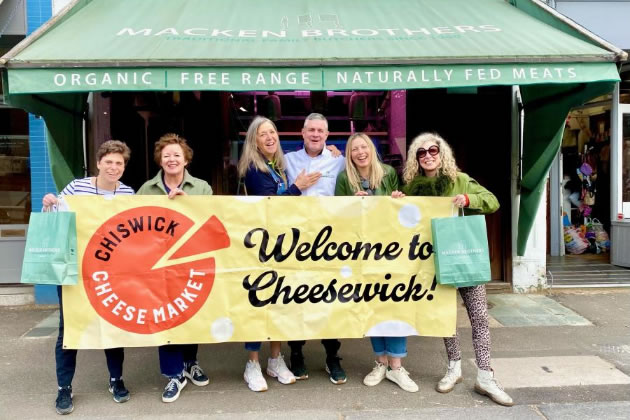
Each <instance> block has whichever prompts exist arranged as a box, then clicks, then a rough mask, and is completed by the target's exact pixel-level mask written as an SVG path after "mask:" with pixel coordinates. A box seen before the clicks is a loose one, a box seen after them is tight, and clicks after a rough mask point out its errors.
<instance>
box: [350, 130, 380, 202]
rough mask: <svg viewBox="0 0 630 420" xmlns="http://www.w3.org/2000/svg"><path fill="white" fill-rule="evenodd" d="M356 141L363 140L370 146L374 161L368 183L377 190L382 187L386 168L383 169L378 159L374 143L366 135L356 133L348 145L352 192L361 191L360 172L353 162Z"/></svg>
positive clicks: (371, 164)
mask: <svg viewBox="0 0 630 420" xmlns="http://www.w3.org/2000/svg"><path fill="white" fill-rule="evenodd" d="M356 139H363V140H365V142H366V143H367V145H368V149H369V150H370V155H371V156H372V160H371V161H370V168H369V175H368V182H369V183H370V188H371V189H373V190H375V189H376V188H378V187H379V186H380V185H381V182H382V181H383V177H384V176H385V168H384V167H383V163H382V162H381V161H380V159H379V157H378V153H377V152H376V147H374V143H373V142H372V140H371V139H370V138H369V137H368V135H367V134H365V133H356V134H353V135H351V136H350V138H349V139H348V142H347V143H346V175H348V182H349V183H350V187H351V188H352V191H354V192H355V193H356V192H358V191H361V190H362V188H361V176H360V175H359V171H358V169H357V167H356V165H355V164H354V162H353V161H352V143H353V142H354V140H356Z"/></svg>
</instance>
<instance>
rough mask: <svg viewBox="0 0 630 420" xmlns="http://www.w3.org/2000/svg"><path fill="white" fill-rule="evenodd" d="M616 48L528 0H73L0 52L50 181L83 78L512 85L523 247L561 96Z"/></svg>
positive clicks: (264, 85)
mask: <svg viewBox="0 0 630 420" xmlns="http://www.w3.org/2000/svg"><path fill="white" fill-rule="evenodd" d="M625 56H626V55H625V53H624V52H623V51H621V50H619V49H617V48H615V47H613V46H611V45H609V44H607V43H606V42H604V41H603V40H600V39H598V38H597V37H595V36H594V35H592V34H590V33H588V32H587V31H585V30H583V29H582V28H580V27H578V26H577V25H575V24H572V23H571V22H569V21H567V20H566V19H563V18H562V17H561V16H559V15H557V14H556V13H555V12H553V10H552V9H549V8H548V7H546V6H545V5H543V4H542V3H540V2H538V1H536V0H510V1H504V0H474V1H471V0H388V1H383V0H344V1H339V0H293V1H286V0H266V1H260V0H239V1H233V0H76V1H74V2H73V3H71V5H70V6H69V7H68V8H67V9H66V10H65V11H64V12H62V13H61V14H60V15H58V16H57V17H56V18H54V19H53V20H51V21H50V22H49V23H48V24H47V25H45V26H44V27H42V28H41V29H40V30H39V31H37V32H36V33H34V34H33V35H32V36H30V37H29V38H27V39H26V40H24V41H23V42H22V43H20V44H19V45H18V46H16V47H15V48H14V49H13V50H12V51H10V52H9V53H8V54H7V55H5V56H4V57H3V58H2V60H1V61H0V65H2V66H3V67H4V68H5V71H4V72H3V81H4V92H5V95H7V100H8V101H10V102H12V103H14V104H17V105H18V106H22V107H23V108H25V109H27V110H30V111H32V112H36V113H38V114H40V115H42V116H43V117H44V118H45V119H46V123H47V126H48V129H49V130H50V134H51V136H50V137H51V138H52V140H53V141H52V142H51V143H54V144H53V145H52V146H51V153H52V151H55V152H56V153H57V156H61V157H63V159H62V160H63V161H60V162H53V170H54V175H55V179H56V181H57V183H58V184H59V185H63V184H65V183H66V182H67V180H68V178H70V177H72V175H74V176H78V175H80V172H81V166H80V165H77V164H78V162H81V159H82V151H80V150H79V151H77V149H79V148H78V147H77V144H78V143H77V142H76V141H75V139H73V138H72V133H74V135H79V134H80V126H81V125H80V121H81V115H82V113H83V110H84V108H85V100H84V97H85V95H86V93H87V92H95V91H150V90H153V91H165V90H223V91H238V90H247V91H251V90H265V91H267V90H383V89H422V88H440V87H467V86H492V85H520V86H521V89H522V92H523V98H524V100H525V113H526V123H525V128H524V129H525V132H524V136H525V139H524V154H523V168H522V173H523V182H522V191H521V213H520V219H519V240H518V253H519V255H522V253H523V252H524V249H525V243H526V239H527V236H528V233H529V230H530V228H531V225H532V223H533V220H534V219H533V217H534V215H535V210H536V208H537V206H538V202H539V200H540V196H541V194H542V186H543V185H544V179H545V176H546V173H547V171H548V169H549V166H550V164H551V160H552V159H553V156H555V153H556V152H557V150H558V148H559V145H560V142H559V130H560V127H561V126H562V125H563V121H564V118H565V117H566V114H567V112H568V110H569V109H570V108H571V107H572V106H576V105H578V104H580V103H582V102H583V101H586V100H588V99H590V98H591V97H593V96H596V95H598V94H600V93H603V92H606V91H610V90H611V89H612V84H613V83H614V82H616V81H618V80H619V76H618V71H617V67H616V65H615V62H617V61H619V60H620V59H623V58H624V57H625ZM68 94H70V95H68ZM60 121H65V122H64V123H63V124H62V123H60ZM541 121H544V122H545V124H547V125H548V127H547V126H546V127H540V123H541ZM68 130H70V131H68ZM69 133H70V134H69ZM53 146H54V147H53ZM56 168H59V170H58V171H57V170H55V169H56Z"/></svg>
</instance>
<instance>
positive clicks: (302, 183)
mask: <svg viewBox="0 0 630 420" xmlns="http://www.w3.org/2000/svg"><path fill="white" fill-rule="evenodd" d="M321 177H322V173H321V172H311V173H310V174H307V173H306V170H305V169H302V172H300V174H299V175H298V176H297V178H295V182H294V184H295V186H296V187H298V189H299V190H300V191H304V190H305V189H307V188H309V187H311V186H313V185H315V183H316V182H317V181H319V178H321Z"/></svg>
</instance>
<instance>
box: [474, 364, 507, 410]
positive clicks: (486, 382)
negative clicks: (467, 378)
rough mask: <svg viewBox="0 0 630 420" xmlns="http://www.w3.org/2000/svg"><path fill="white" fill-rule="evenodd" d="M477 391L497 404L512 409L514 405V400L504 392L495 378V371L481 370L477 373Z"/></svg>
mask: <svg viewBox="0 0 630 420" xmlns="http://www.w3.org/2000/svg"><path fill="white" fill-rule="evenodd" d="M475 391H476V392H477V393H478V394H481V395H487V396H488V397H490V399H491V400H492V401H494V402H495V403H497V404H501V405H505V406H507V407H511V406H513V405H514V401H512V398H510V396H509V395H508V394H507V393H506V392H505V391H504V390H503V388H502V387H501V385H499V382H498V381H497V380H496V379H495V377H494V372H493V371H487V370H481V369H479V370H478V371H477V382H476V383H475Z"/></svg>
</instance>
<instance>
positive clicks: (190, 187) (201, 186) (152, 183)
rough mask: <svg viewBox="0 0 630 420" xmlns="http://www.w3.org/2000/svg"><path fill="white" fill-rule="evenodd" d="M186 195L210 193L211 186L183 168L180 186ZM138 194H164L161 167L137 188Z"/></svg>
mask: <svg viewBox="0 0 630 420" xmlns="http://www.w3.org/2000/svg"><path fill="white" fill-rule="evenodd" d="M180 188H181V189H182V190H183V191H184V192H185V193H186V194H188V195H212V188H211V187H210V184H208V183H207V182H206V181H204V180H203V179H199V178H195V177H194V176H192V175H190V174H189V173H188V171H187V170H186V169H184V180H183V181H182V186H181V187H180ZM136 194H140V195H166V190H165V189H164V183H163V182H162V169H160V171H159V172H158V173H157V175H156V176H155V177H153V179H150V180H148V181H147V182H145V183H144V184H142V186H141V187H140V189H139V190H138V192H137V193H136Z"/></svg>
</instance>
